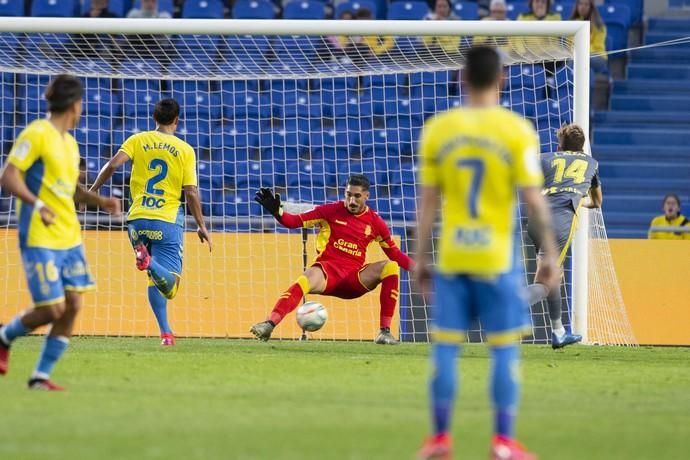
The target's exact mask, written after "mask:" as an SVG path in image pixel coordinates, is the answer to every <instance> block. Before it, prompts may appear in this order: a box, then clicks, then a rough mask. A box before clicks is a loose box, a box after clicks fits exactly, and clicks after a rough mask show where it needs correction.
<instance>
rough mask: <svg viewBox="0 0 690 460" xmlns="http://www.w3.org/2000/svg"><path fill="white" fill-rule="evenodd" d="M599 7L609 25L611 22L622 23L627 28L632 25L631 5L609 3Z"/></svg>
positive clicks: (602, 16)
mask: <svg viewBox="0 0 690 460" xmlns="http://www.w3.org/2000/svg"><path fill="white" fill-rule="evenodd" d="M598 8H599V14H600V15H601V19H603V21H604V22H605V23H606V25H607V26H608V24H609V23H615V24H622V25H623V26H625V28H626V29H627V28H629V27H630V25H631V23H632V15H631V13H630V7H629V6H628V5H627V4H625V3H607V4H605V5H601V6H599V7H598Z"/></svg>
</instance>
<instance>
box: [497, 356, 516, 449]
mask: <svg viewBox="0 0 690 460" xmlns="http://www.w3.org/2000/svg"><path fill="white" fill-rule="evenodd" d="M491 358H492V368H491V399H492V401H493V404H494V411H495V414H494V415H495V417H496V418H495V421H494V432H495V434H498V435H502V436H506V437H509V438H512V437H513V434H514V427H513V426H514V421H515V412H516V409H517V402H518V397H519V394H518V393H519V391H520V382H519V380H518V379H519V375H518V373H519V367H518V366H519V365H520V356H519V349H518V345H517V344H512V345H507V346H502V347H492V348H491Z"/></svg>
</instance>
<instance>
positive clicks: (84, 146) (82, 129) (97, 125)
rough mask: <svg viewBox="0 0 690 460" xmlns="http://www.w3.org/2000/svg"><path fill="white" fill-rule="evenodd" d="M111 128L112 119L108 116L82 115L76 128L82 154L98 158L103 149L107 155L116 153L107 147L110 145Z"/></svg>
mask: <svg viewBox="0 0 690 460" xmlns="http://www.w3.org/2000/svg"><path fill="white" fill-rule="evenodd" d="M110 129H111V120H110V119H108V118H106V117H93V116H92V117H82V118H81V120H80V123H79V127H77V129H75V130H74V138H75V139H76V141H77V143H78V144H79V151H80V153H81V155H82V156H85V157H87V158H92V159H94V160H97V159H98V158H99V157H100V156H101V150H102V149H105V151H104V152H103V153H104V154H105V156H106V157H109V156H112V155H114V154H115V151H114V150H113V151H112V152H110V151H108V149H107V147H106V146H109V145H110Z"/></svg>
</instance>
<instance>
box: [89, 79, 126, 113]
mask: <svg viewBox="0 0 690 460" xmlns="http://www.w3.org/2000/svg"><path fill="white" fill-rule="evenodd" d="M92 88H93V89H92ZM92 88H91V87H89V86H88V85H87V86H86V90H85V91H84V115H86V116H101V117H119V116H121V115H122V101H121V100H120V97H119V95H118V94H117V93H114V92H113V91H111V89H110V88H107V87H101V86H94V87H92Z"/></svg>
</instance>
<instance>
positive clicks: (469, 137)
mask: <svg viewBox="0 0 690 460" xmlns="http://www.w3.org/2000/svg"><path fill="white" fill-rule="evenodd" d="M463 79H464V82H465V85H466V87H467V88H468V89H469V106H468V107H462V108H458V109H453V110H450V111H448V112H445V113H441V114H439V115H436V116H435V117H433V118H432V119H430V120H429V121H427V123H426V125H425V127H424V131H423V134H422V139H421V141H420V155H421V158H420V164H421V167H420V183H421V200H420V205H419V209H420V211H419V222H418V226H417V227H418V232H419V234H418V248H417V252H416V262H417V266H416V270H415V277H416V279H417V281H418V282H419V283H420V285H421V288H422V290H423V292H425V293H429V287H430V286H429V284H430V281H431V279H432V269H431V248H432V246H431V239H432V228H433V226H434V221H435V219H436V215H437V211H438V209H439V208H440V209H441V221H442V222H441V232H440V236H439V238H440V241H439V250H438V253H439V255H438V258H437V260H436V262H437V265H436V267H435V273H434V275H433V294H434V299H433V305H434V307H433V310H432V312H433V314H432V320H433V329H432V338H433V342H434V344H433V347H432V361H433V366H434V370H433V374H432V377H431V385H430V390H431V409H432V418H433V426H434V434H433V435H432V436H430V437H429V438H428V440H427V441H426V442H425V444H424V445H423V446H422V448H421V450H420V451H419V454H418V455H419V458H420V459H431V458H444V459H445V458H450V456H451V437H450V420H451V414H452V412H453V405H454V400H455V394H456V387H457V374H458V371H457V367H456V357H457V354H458V351H459V349H460V344H461V343H462V342H464V341H465V338H466V334H467V330H468V329H469V328H470V326H471V323H472V321H473V320H477V319H478V320H479V321H480V322H481V325H482V328H483V329H484V331H485V333H486V339H487V341H488V344H489V347H490V350H491V361H492V367H491V377H490V394H491V399H492V402H493V406H494V437H493V440H492V443H491V449H490V454H489V458H490V459H492V460H531V459H535V458H536V457H535V456H534V455H532V454H530V453H528V452H527V451H526V450H525V449H524V448H523V447H522V446H521V445H520V444H519V443H518V442H517V441H515V439H514V428H513V425H514V418H515V413H516V410H517V403H518V390H519V382H518V372H519V364H520V357H519V341H520V338H521V337H522V336H523V334H525V333H528V332H529V327H530V322H529V317H528V308H527V303H526V302H525V297H524V291H525V286H524V284H523V283H524V282H523V281H522V280H523V279H524V278H522V277H523V274H522V260H521V257H520V247H519V245H517V244H516V239H517V232H516V230H517V229H516V226H515V206H516V200H515V196H516V191H518V190H519V191H521V192H522V197H523V199H524V200H525V202H526V203H527V207H528V212H529V215H530V217H531V219H532V220H533V222H534V228H535V231H537V232H538V233H539V235H540V237H541V240H542V242H543V247H544V257H543V259H542V265H543V269H544V278H545V281H547V282H549V283H550V284H549V285H551V284H554V283H555V281H556V278H555V273H556V254H555V247H554V241H553V233H552V230H551V223H550V218H549V213H548V207H547V206H546V202H545V200H544V198H543V197H542V195H541V186H542V181H543V177H542V173H541V169H540V168H539V159H538V157H537V152H538V148H539V141H538V138H537V134H536V132H535V131H534V129H533V128H532V126H531V124H530V123H529V122H527V121H526V120H524V119H522V118H520V117H519V116H518V115H516V114H514V113H512V112H510V111H509V110H507V109H504V108H502V107H500V106H499V105H498V100H499V91H500V89H501V86H502V82H503V75H502V65H501V60H500V58H499V56H498V53H497V52H496V51H495V50H494V49H492V48H488V47H481V46H480V47H474V48H472V49H471V50H470V51H469V52H468V54H467V56H466V61H465V69H464V71H463ZM441 203H442V204H441Z"/></svg>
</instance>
